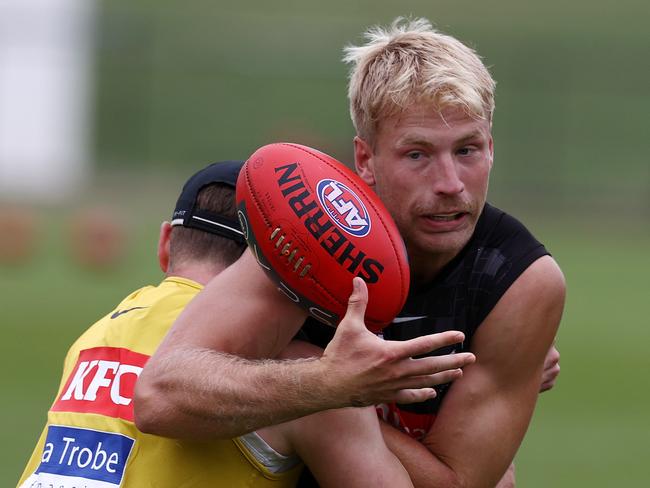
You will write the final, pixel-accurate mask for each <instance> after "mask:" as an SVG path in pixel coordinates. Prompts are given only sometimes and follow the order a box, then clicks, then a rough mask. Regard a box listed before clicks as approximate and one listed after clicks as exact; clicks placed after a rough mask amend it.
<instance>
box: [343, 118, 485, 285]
mask: <svg viewBox="0 0 650 488" xmlns="http://www.w3.org/2000/svg"><path fill="white" fill-rule="evenodd" d="M492 156H493V146H492V136H491V133H490V124H489V122H487V121H479V120H475V119H472V118H470V117H469V116H467V115H465V114H464V113H463V112H462V111H460V110H457V109H451V110H445V111H443V113H442V116H441V115H440V114H438V113H437V112H436V111H434V110H431V109H430V108H429V109H427V108H424V107H417V106H416V107H414V108H412V109H409V110H406V111H404V112H403V113H401V114H400V115H397V116H394V117H391V118H388V119H385V120H383V121H381V122H380V124H379V127H378V130H377V134H376V136H375V144H374V147H373V146H370V145H369V144H368V143H367V142H366V141H363V140H361V139H360V138H358V137H357V138H356V139H355V162H356V166H357V172H358V173H359V175H360V176H361V177H362V178H363V179H364V180H365V181H366V183H368V184H369V185H371V186H373V187H374V189H375V191H376V192H377V194H378V195H379V197H380V198H381V199H382V201H383V202H384V204H385V205H386V207H387V208H388V210H389V211H390V213H391V215H392V216H393V218H394V219H395V222H396V223H397V226H398V228H399V230H400V232H401V234H402V237H403V238H404V240H405V242H406V245H407V248H408V251H409V257H410V259H411V262H412V264H416V265H419V266H422V265H425V266H427V267H433V268H434V269H435V268H437V269H439V267H441V266H443V265H444V264H446V263H447V262H448V261H449V260H451V259H452V258H453V257H454V256H455V255H456V254H457V253H458V252H459V251H460V250H461V249H462V248H463V247H464V246H465V244H467V242H468V241H469V239H470V237H471V236H472V233H473V232H474V228H475V226H476V221H477V220H478V218H479V215H480V213H481V211H482V209H483V205H484V203H485V198H486V194H487V189H488V178H489V174H490V169H491V167H492ZM423 271H425V270H423ZM425 272H426V271H425Z"/></svg>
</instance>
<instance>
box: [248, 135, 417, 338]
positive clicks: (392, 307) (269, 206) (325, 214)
mask: <svg viewBox="0 0 650 488" xmlns="http://www.w3.org/2000/svg"><path fill="white" fill-rule="evenodd" d="M237 207H238V213H239V219H240V221H241V225H242V230H243V232H244V236H245V237H246V240H247V242H248V245H249V247H250V248H251V250H252V252H253V253H254V254H255V256H256V257H257V260H258V262H259V264H260V265H261V266H262V267H263V268H264V270H265V271H266V272H267V273H268V274H269V276H271V278H272V279H273V280H274V282H275V283H277V284H278V287H279V288H280V290H281V291H283V292H284V293H285V294H286V295H287V296H288V297H289V298H290V299H292V300H293V301H295V302H296V303H297V304H299V305H300V306H302V307H304V308H306V309H307V310H308V311H309V313H310V314H311V315H312V316H313V317H315V318H316V319H318V320H320V321H321V322H324V323H326V324H328V325H332V326H336V325H337V324H338V323H339V321H340V320H341V318H342V317H343V315H345V310H346V308H347V302H348V298H349V296H350V294H351V293H352V278H353V277H355V276H359V277H361V278H362V279H363V280H364V281H365V282H366V283H367V285H368V307H367V309H366V317H365V320H366V326H367V327H368V328H369V329H370V330H372V331H373V332H377V331H379V330H381V329H382V328H383V327H384V326H385V325H387V324H388V323H390V322H391V320H393V318H394V317H395V316H396V315H397V314H398V313H399V311H400V310H401V308H402V306H403V305H404V302H405V300H406V295H407V293H408V286H409V267H408V262H407V256H406V250H405V247H404V243H403V241H402V238H401V237H400V235H399V232H398V230H397V226H396V225H395V223H394V222H393V220H392V218H391V217H390V215H389V214H388V211H387V210H386V208H385V207H384V205H383V204H382V203H381V202H380V200H379V198H378V197H377V195H376V194H375V193H374V192H373V191H372V190H371V189H370V187H368V186H367V185H366V184H365V183H364V182H363V181H362V180H361V179H360V178H359V177H358V176H357V175H356V174H355V173H353V172H352V171H351V170H350V169H348V168H347V167H345V166H344V165H343V164H341V163H340V162H338V161H337V160H336V159H334V158H332V157H330V156H328V155H326V154H324V153H322V152H320V151H317V150H316V149H312V148H309V147H306V146H301V145H298V144H289V143H277V144H269V145H267V146H264V147H261V148H260V149H258V150H257V151H255V153H254V154H253V155H252V156H251V157H250V158H249V159H248V161H247V162H246V164H245V165H244V167H243V168H242V170H241V172H240V174H239V179H238V180H237Z"/></svg>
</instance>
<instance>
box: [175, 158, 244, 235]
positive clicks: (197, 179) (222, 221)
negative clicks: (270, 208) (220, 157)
mask: <svg viewBox="0 0 650 488" xmlns="http://www.w3.org/2000/svg"><path fill="white" fill-rule="evenodd" d="M243 165H244V162H243V161H222V162H219V163H212V164H211V165H209V166H207V167H205V168H203V169H202V170H200V171H199V172H198V173H195V174H194V175H192V177H191V178H190V179H189V180H187V182H186V183H185V185H184V186H183V191H182V192H181V195H180V196H179V197H178V201H177V202H176V208H175V209H174V215H173V216H172V222H171V223H172V226H176V225H182V226H183V227H191V228H193V229H200V230H202V231H205V232H209V233H211V234H217V235H220V236H222V237H227V238H228V239H232V240H234V241H237V242H239V243H240V244H245V243H246V240H245V239H244V234H243V233H242V231H241V227H240V225H239V222H238V221H236V220H232V219H229V218H227V217H223V216H221V215H218V214H216V213H213V212H209V211H207V210H203V209H199V208H196V199H197V197H198V195H199V192H200V191H201V189H203V188H204V187H205V186H207V185H211V184H213V183H223V184H226V185H229V186H232V187H233V188H234V187H235V185H236V184H237V176H239V170H240V169H241V167H242V166H243Z"/></svg>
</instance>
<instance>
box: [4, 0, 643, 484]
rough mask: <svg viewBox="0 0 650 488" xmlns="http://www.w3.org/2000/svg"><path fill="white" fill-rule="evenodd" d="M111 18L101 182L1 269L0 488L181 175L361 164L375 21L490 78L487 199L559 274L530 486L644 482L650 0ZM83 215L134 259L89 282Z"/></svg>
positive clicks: (146, 2) (284, 1)
mask: <svg viewBox="0 0 650 488" xmlns="http://www.w3.org/2000/svg"><path fill="white" fill-rule="evenodd" d="M98 5H99V7H100V8H99V10H98V17H97V22H96V39H95V42H96V45H95V53H96V59H95V66H94V77H95V90H94V101H95V115H94V128H93V129H94V130H93V137H94V143H93V147H94V153H93V167H94V171H93V177H92V180H91V182H90V184H89V185H88V186H87V187H86V188H85V189H83V190H82V191H80V192H79V193H78V194H76V195H75V196H73V197H72V198H68V199H67V200H66V201H65V202H62V203H59V204H57V205H54V206H52V205H51V206H44V205H34V206H33V207H30V208H29V209H28V210H29V211H30V212H31V213H32V216H33V218H34V220H35V222H36V224H37V225H36V226H35V227H36V229H37V233H36V241H35V242H36V245H35V249H34V253H33V255H32V256H31V258H30V259H29V260H26V261H23V262H19V263H15V264H12V265H7V264H5V265H2V264H0V311H1V315H0V317H1V319H0V320H1V322H0V323H1V327H2V331H3V334H4V340H3V342H2V354H1V355H0V357H1V359H0V360H1V361H2V364H1V365H0V366H1V368H2V373H1V375H2V376H1V378H2V383H3V390H4V394H3V401H2V415H3V418H4V425H3V432H4V436H3V438H4V442H3V443H2V447H0V485H1V486H12V485H13V484H15V482H16V480H17V478H18V476H19V475H20V473H21V472H22V469H23V466H24V464H25V462H26V460H27V458H28V456H29V454H30V453H31V449H32V448H33V445H34V444H35V442H36V439H37V436H38V434H39V432H40V430H41V428H42V425H43V423H44V421H45V413H46V410H47V408H48V407H49V404H50V403H51V401H52V399H53V395H54V394H55V392H56V389H57V386H58V382H59V379H60V372H61V366H62V361H63V357H64V355H65V352H66V350H67V347H68V346H69V344H70V343H71V342H72V341H73V340H74V338H76V336H78V334H79V333H80V332H81V331H82V330H84V329H85V328H86V327H87V326H88V325H90V324H91V323H92V322H94V321H95V320H96V319H97V318H99V317H100V316H101V315H103V314H105V313H107V312H109V311H110V310H111V309H112V308H113V307H114V306H115V304H116V303H117V302H118V301H119V300H121V299H122V298H123V297H124V296H125V295H126V294H127V293H129V292H130V291H132V290H133V289H135V288H137V287H140V286H142V285H144V284H148V283H155V282H157V281H158V280H159V279H160V273H159V271H158V269H157V262H156V258H155V246H156V239H157V230H158V225H159V223H160V221H161V220H163V219H166V218H169V214H170V213H171V210H172V207H173V205H174V202H175V199H176V197H177V195H178V191H179V189H180V186H181V185H182V183H183V182H184V180H185V179H186V177H187V176H188V175H189V174H190V173H192V172H193V171H194V170H195V169H196V168H198V167H199V166H202V165H204V164H205V163H207V162H210V161H214V160H220V159H234V158H241V159H245V158H246V157H247V155H248V154H250V153H251V152H252V151H253V150H254V149H255V148H256V147H258V146H260V145H262V144H265V143H268V142H271V141H276V140H280V139H283V140H292V141H295V142H302V143H305V144H310V145H314V146H316V147H319V148H321V149H323V150H325V151H326V152H328V153H331V154H332V155H333V156H335V157H337V158H339V159H341V160H343V161H346V162H350V161H351V160H352V145H351V138H352V136H353V129H352V126H351V123H350V121H349V116H348V112H347V101H346V98H345V92H346V87H345V82H346V68H345V67H344V66H343V65H342V63H340V61H339V60H340V57H341V48H342V47H343V46H344V45H345V44H347V43H350V42H360V40H361V38H360V33H361V32H362V31H363V30H364V29H365V28H366V27H368V26H369V25H373V24H377V23H383V24H385V23H387V22H389V21H391V20H392V19H393V18H394V17H395V16H397V15H409V14H413V15H417V16H425V17H428V18H429V19H431V20H432V21H433V22H434V23H435V24H436V25H437V26H438V27H439V28H440V29H442V30H444V31H446V32H448V33H450V34H453V35H456V36H457V37H459V38H460V39H462V40H464V41H466V42H467V43H469V44H470V45H472V46H474V47H475V48H476V49H477V50H478V52H479V53H480V54H481V55H482V56H483V57H484V59H485V61H486V64H488V65H489V66H491V71H492V73H493V75H494V77H495V78H496V80H497V82H498V88H497V110H496V114H495V125H494V135H495V147H496V165H495V168H494V171H493V176H492V186H491V198H490V200H491V201H492V202H493V203H494V204H496V205H498V206H501V207H502V208H504V209H506V210H508V211H510V212H511V213H512V214H514V215H515V216H518V217H520V218H521V219H522V220H524V222H526V223H527V225H528V226H529V228H531V230H533V232H534V233H536V235H537V236H538V237H539V238H540V239H541V240H542V241H543V242H544V243H545V244H546V245H547V247H548V248H549V249H550V250H551V251H552V252H553V254H554V256H555V257H556V259H557V260H558V261H559V263H560V265H561V266H562V268H563V269H564V272H565V274H566V276H567V282H568V286H569V293H568V300H567V306H566V312H565V317H564V319H563V322H562V326H561V330H560V333H559V337H558V345H559V348H560V351H561V353H562V363H561V364H562V373H561V376H560V379H559V382H558V385H557V386H556V388H555V389H554V390H553V391H552V392H549V393H546V394H544V395H543V396H542V398H541V399H540V402H539V404H538V408H537V411H536V414H535V417H534V419H533V423H532V425H531V428H530V430H529V433H528V435H527V437H526V439H525V441H524V444H523V445H522V448H521V450H520V452H519V454H518V457H517V475H518V484H519V486H522V487H546V486H557V487H573V486H590V487H610V486H646V485H647V484H648V482H649V481H650V469H649V468H648V464H647V461H646V458H647V457H648V454H650V448H648V442H649V441H650V419H649V414H648V411H649V408H648V403H649V402H648V400H649V398H650V389H649V388H648V387H649V386H650V385H649V382H648V379H647V378H648V372H649V371H650V355H648V353H647V351H646V349H647V345H648V343H649V342H650V322H649V321H648V318H647V313H645V308H646V304H647V302H648V299H649V298H650V285H649V284H648V278H647V277H648V274H649V272H650V258H649V257H648V255H649V252H648V251H649V250H650V165H649V164H648V163H649V155H650V124H649V123H648V116H647V114H648V113H650V95H649V94H648V86H650V63H648V52H650V34H649V33H648V29H647V21H648V18H649V17H650V15H649V14H650V6H648V4H647V2H645V1H635V0H621V1H619V2H615V3H614V2H602V1H601V2H587V1H586V0H575V1H573V2H561V1H559V0H548V1H546V2H544V3H541V2H534V3H532V2H518V1H515V0H506V1H500V2H469V1H465V0H462V1H454V2H451V1H439V2H425V1H404V2H401V3H400V5H399V6H397V5H396V4H394V2H388V1H386V0H378V1H373V2H370V1H368V0H362V1H359V2H355V3H354V5H350V4H349V3H348V2H342V1H339V0H333V1H331V2H327V3H322V2H319V3H316V2H296V1H293V0H280V1H276V2H272V3H269V2H261V1H253V2H248V3H240V4H237V5H234V4H228V5H226V4H222V2H208V1H207V0H195V1H191V2H184V3H182V4H178V3H172V2H159V1H158V2H154V1H151V0H137V1H133V0H132V1H126V0H113V1H111V2H108V1H101V2H99V4H98ZM0 197H1V196H0ZM1 200H2V198H0V201H1ZM21 206H23V207H24V204H21ZM89 206H90V207H98V206H99V207H103V208H108V209H110V211H111V212H112V214H113V215H114V216H115V218H116V220H117V221H119V223H120V225H121V226H123V227H124V229H125V230H126V233H127V238H126V248H125V254H124V256H123V258H122V259H121V260H120V261H119V262H118V263H117V264H115V265H113V266H111V267H110V269H107V270H103V271H98V270H92V269H88V268H85V267H82V266H79V265H78V263H77V262H76V261H75V260H74V256H73V253H72V251H71V246H70V239H71V237H70V225H71V221H72V220H74V218H75V215H77V213H78V211H79V209H82V208H86V207H89ZM0 232H2V230H0Z"/></svg>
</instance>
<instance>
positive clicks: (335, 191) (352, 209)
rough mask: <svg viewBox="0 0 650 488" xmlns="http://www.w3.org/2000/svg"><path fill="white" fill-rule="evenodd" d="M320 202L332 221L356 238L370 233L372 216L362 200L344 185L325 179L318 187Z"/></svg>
mask: <svg viewBox="0 0 650 488" xmlns="http://www.w3.org/2000/svg"><path fill="white" fill-rule="evenodd" d="M316 190H317V193H318V200H320V203H321V205H322V207H323V208H324V209H325V211H326V212H327V213H328V214H329V216H330V217H331V218H332V220H333V221H334V222H335V223H336V224H337V225H338V226H339V227H340V228H341V229H343V230H344V231H345V232H347V233H348V234H350V235H353V236H356V237H365V236H367V235H368V234H369V233H370V216H369V215H368V211H367V210H366V206H365V205H364V204H363V202H362V201H361V199H360V198H359V197H358V196H357V195H356V194H355V193H354V192H353V191H352V190H350V189H349V188H348V187H347V186H345V185H344V184H343V183H341V182H339V181H336V180H331V179H325V180H321V181H319V182H318V186H317V187H316Z"/></svg>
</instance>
